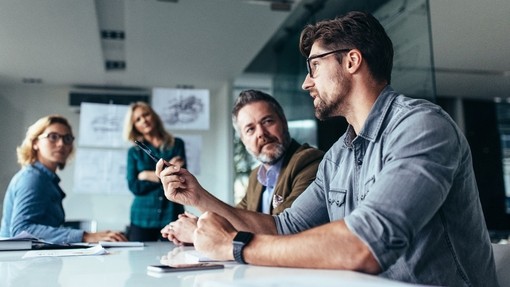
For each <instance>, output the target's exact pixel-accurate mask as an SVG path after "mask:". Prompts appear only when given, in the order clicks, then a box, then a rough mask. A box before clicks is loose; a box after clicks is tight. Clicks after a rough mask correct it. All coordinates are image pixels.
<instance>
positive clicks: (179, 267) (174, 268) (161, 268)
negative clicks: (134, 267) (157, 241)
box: [147, 263, 225, 273]
mask: <svg viewBox="0 0 510 287" xmlns="http://www.w3.org/2000/svg"><path fill="white" fill-rule="evenodd" d="M224 267H225V266H224V265H223V264H213V263H192V264H174V265H149V266H147V271H151V272H158V273H165V272H181V271H197V270H211V269H222V268H224Z"/></svg>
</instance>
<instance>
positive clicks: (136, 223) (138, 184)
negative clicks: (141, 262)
mask: <svg viewBox="0 0 510 287" xmlns="http://www.w3.org/2000/svg"><path fill="white" fill-rule="evenodd" d="M124 137H125V139H126V140H128V141H130V142H133V141H135V140H137V141H139V142H142V143H144V144H145V145H146V146H147V147H148V148H149V149H150V150H151V151H152V153H153V154H154V155H155V156H156V157H157V158H163V159H165V160H166V161H168V162H170V163H171V164H174V165H179V166H181V167H186V166H185V162H186V153H185V151H184V142H183V141H182V139H180V138H176V137H174V136H172V135H171V134H170V133H169V132H167V131H166V130H165V128H164V126H163V122H162V121H161V118H160V117H159V116H158V115H157V114H156V112H154V110H153V109H152V108H151V107H150V106H149V105H148V104H147V103H144V102H136V103H134V104H132V105H131V106H130V109H129V110H128V113H127V115H126V121H125V126H124ZM155 169H156V163H155V162H154V161H153V160H152V159H151V158H150V157H149V156H148V155H147V154H146V153H145V152H144V151H143V150H142V149H140V148H139V147H138V146H133V147H131V148H130V149H129V151H128V158H127V180H128V186H129V189H130V190H131V192H132V193H133V194H134V195H135V198H134V200H133V204H132V205H131V224H130V227H129V232H128V238H129V240H130V241H157V240H160V239H162V237H161V233H160V230H161V228H163V227H164V226H165V225H167V224H168V223H169V222H171V221H174V220H176V219H177V216H178V215H179V214H181V213H183V212H184V207H183V206H182V205H180V204H177V203H173V202H171V201H169V200H167V199H166V197H165V193H164V191H163V186H162V185H161V182H160V181H159V178H158V177H157V176H156V174H155V173H154V171H155Z"/></svg>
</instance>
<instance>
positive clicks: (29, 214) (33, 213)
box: [0, 162, 83, 243]
mask: <svg viewBox="0 0 510 287" xmlns="http://www.w3.org/2000/svg"><path fill="white" fill-rule="evenodd" d="M59 182H60V178H59V177H58V176H57V175H56V174H55V173H54V172H52V171H51V170H49V169H48V168H46V167H45V166H44V165H43V164H41V163H40V162H35V163H34V164H32V165H28V166H26V167H24V168H22V169H21V170H20V171H19V172H18V173H16V174H15V175H14V177H13V178H12V180H11V182H10V183H9V186H8V187H7V192H6V193H5V199H4V206H3V216H2V225H1V227H0V236H2V237H13V236H16V235H17V234H19V233H21V232H22V231H26V232H28V233H30V234H32V235H33V236H35V237H37V238H39V239H42V240H45V241H48V242H53V243H71V242H81V241H82V238H83V230H76V229H71V228H65V227H61V226H62V224H63V223H64V220H65V213H64V208H63V207H62V200H63V199H64V197H65V194H64V192H63V191H62V189H61V188H60V186H59V185H58V183H59Z"/></svg>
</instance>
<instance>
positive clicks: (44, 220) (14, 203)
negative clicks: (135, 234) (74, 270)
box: [0, 115, 126, 244]
mask: <svg viewBox="0 0 510 287" xmlns="http://www.w3.org/2000/svg"><path fill="white" fill-rule="evenodd" d="M73 142H74V136H73V131H72V129H71V125H70V124H69V122H68V121H67V120H66V119H65V118H64V117H62V116H59V115H50V116H46V117H43V118H41V119H39V120H38V121H37V122H35V123H34V124H33V125H31V126H30V127H29V128H28V131H27V133H26V136H25V139H24V140H23V142H22V143H21V146H19V147H18V148H17V155H18V163H19V164H20V165H21V167H22V168H21V170H20V171H18V173H16V174H15V175H14V177H13V178H12V180H11V182H10V183H9V186H8V187H7V192H6V193H5V200H4V208H3V216H2V225H1V228H0V236H1V237H14V236H16V235H18V234H20V233H21V232H23V231H26V232H28V233H30V234H32V235H33V236H35V237H37V238H39V239H41V240H45V241H48V242H52V243H57V244H60V243H73V242H82V241H83V242H98V241H102V240H104V241H126V237H124V235H123V234H122V233H120V232H113V231H102V232H94V233H89V232H86V231H84V230H78V229H71V228H67V227H63V226H62V225H63V224H64V220H65V213H64V208H63V206H62V200H63V199H64V197H65V193H64V191H63V190H62V189H61V188H60V186H59V185H58V184H59V182H60V178H59V177H58V175H57V174H56V172H57V169H61V170H62V169H64V167H65V165H66V161H67V158H68V157H69V155H71V153H72V152H73Z"/></svg>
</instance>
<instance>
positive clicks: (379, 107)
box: [344, 85, 397, 146]
mask: <svg viewBox="0 0 510 287" xmlns="http://www.w3.org/2000/svg"><path fill="white" fill-rule="evenodd" d="M396 96H397V93H395V92H394V90H393V88H392V87H391V86H390V85H387V86H386V87H385V88H384V89H383V90H382V91H381V93H380V94H379V96H378V97H377V99H376V100H375V103H374V105H373V106H372V109H371V110H370V113H369V114H368V117H367V119H366V121H365V124H364V125H363V128H362V129H361V131H360V133H359V134H358V135H356V133H355V132H354V128H353V127H352V126H351V125H349V126H348V127H347V131H346V136H345V142H344V143H345V145H347V146H351V145H352V144H351V143H352V141H353V140H354V139H355V138H356V136H359V137H363V138H365V139H367V140H369V141H375V139H376V138H377V135H378V134H379V132H380V131H381V126H382V124H383V120H384V118H385V116H386V114H387V113H388V111H389V109H390V107H391V103H392V102H393V99H395V97H396Z"/></svg>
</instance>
